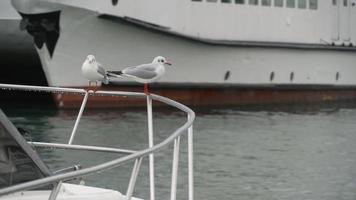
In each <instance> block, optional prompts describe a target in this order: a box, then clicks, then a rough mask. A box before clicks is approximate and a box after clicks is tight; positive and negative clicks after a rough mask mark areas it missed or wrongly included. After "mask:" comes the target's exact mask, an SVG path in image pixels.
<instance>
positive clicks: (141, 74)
mask: <svg viewBox="0 0 356 200" xmlns="http://www.w3.org/2000/svg"><path fill="white" fill-rule="evenodd" d="M122 72H123V73H124V74H125V75H128V76H135V77H138V78H142V79H152V78H154V77H156V76H157V73H156V72H155V68H153V67H152V66H150V64H145V65H139V66H135V67H128V68H125V69H124V70H122Z"/></svg>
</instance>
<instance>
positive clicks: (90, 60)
mask: <svg viewBox="0 0 356 200" xmlns="http://www.w3.org/2000/svg"><path fill="white" fill-rule="evenodd" d="M85 61H86V62H88V63H89V64H94V63H95V62H96V61H95V57H94V56H93V55H88V56H87V59H86V60H85Z"/></svg>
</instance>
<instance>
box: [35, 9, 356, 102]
mask: <svg viewBox="0 0 356 200" xmlns="http://www.w3.org/2000/svg"><path fill="white" fill-rule="evenodd" d="M37 51H38V53H39V55H40V59H41V62H42V66H43V69H44V72H45V74H46V77H47V81H48V83H49V85H50V86H64V87H87V86H88V81H87V80H85V79H84V77H83V76H82V74H81V65H82V63H83V61H84V59H85V58H86V56H87V55H89V54H93V55H95V57H96V59H97V60H98V61H99V62H101V64H103V65H104V66H105V68H106V69H108V70H120V69H122V68H124V67H127V66H131V65H138V64H141V63H147V62H150V61H151V60H152V59H153V58H154V57H155V56H158V55H162V56H165V57H166V58H168V59H169V60H170V61H171V62H172V63H173V65H174V66H173V67H172V68H168V69H167V70H166V75H165V76H164V77H163V78H162V79H161V80H159V81H158V82H157V83H156V84H155V85H153V86H152V88H153V91H155V92H158V93H160V94H163V95H166V96H169V97H171V98H173V99H177V100H178V101H182V102H183V103H185V104H188V105H241V104H243V105H246V104H260V103H298V102H319V101H334V100H351V99H355V98H356V79H355V78H354V76H355V74H356V51H355V48H342V47H338V48H325V49H324V48H319V47H317V48H301V47H290V46H288V47H281V46H273V45H271V46H267V45H264V46H258V45H257V46H253V45H252V46H249V45H247V46H245V45H227V44H212V43H209V42H203V41H198V40H194V39H192V38H185V37H181V36H177V35H173V34H169V33H165V32H164V31H159V30H152V29H150V28H145V27H143V26H141V25H137V24H135V23H133V22H129V21H127V20H125V19H124V18H118V17H111V16H105V15H99V14H98V13H96V12H92V11H89V10H85V9H80V8H74V7H70V6H61V10H60V35H59V38H58V41H57V42H56V45H55V48H54V50H53V51H49V50H48V48H47V46H46V45H43V46H42V47H41V48H38V47H37ZM113 81H114V83H113V84H110V85H108V86H105V87H103V88H104V89H133V88H135V89H136V90H141V86H140V85H137V84H133V82H132V80H130V79H115V80H113ZM103 88H101V89H103ZM102 100H103V99H101V100H100V99H93V100H92V102H93V103H92V104H91V105H92V106H93V107H108V106H109V107H117V106H127V104H123V103H122V101H117V99H111V98H109V99H105V101H107V100H109V101H111V102H112V103H104V101H102ZM55 101H56V102H57V104H58V105H59V106H60V107H73V106H77V105H78V104H79V103H80V98H79V99H78V98H74V97H70V96H66V95H57V96H56V97H55ZM139 102H140V101H139ZM139 102H138V104H140V103H139ZM119 104H120V105H119Z"/></svg>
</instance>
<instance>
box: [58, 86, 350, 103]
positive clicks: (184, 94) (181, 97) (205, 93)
mask: <svg viewBox="0 0 356 200" xmlns="http://www.w3.org/2000/svg"><path fill="white" fill-rule="evenodd" d="M100 90H120V91H136V92H142V88H141V87H137V86H125V87H106V88H100ZM151 92H152V93H155V94H158V95H162V96H165V97H168V98H171V99H173V100H176V101H178V102H180V103H183V104H185V105H188V106H240V105H261V104H262V105H267V104H269V105H273V104H300V103H317V102H336V101H348V100H356V88H309V89H305V88H289V89H288V88H273V87H271V88H237V87H225V88H187V87H185V88H178V89H177V88H153V89H152V90H151ZM82 99H83V96H81V95H70V94H54V100H55V103H56V105H57V107H58V108H78V107H79V106H80V104H81V101H82ZM145 102H146V101H145V100H144V99H139V98H132V97H130V98H128V97H110V96H90V97H89V100H88V104H87V106H88V107H90V108H123V107H142V106H144V105H145Z"/></svg>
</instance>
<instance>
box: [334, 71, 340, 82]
mask: <svg viewBox="0 0 356 200" xmlns="http://www.w3.org/2000/svg"><path fill="white" fill-rule="evenodd" d="M339 78H340V73H339V72H336V74H335V80H336V81H338V80H339Z"/></svg>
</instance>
